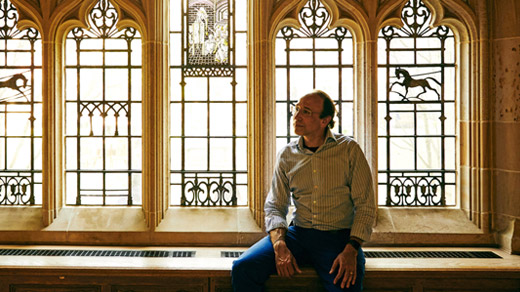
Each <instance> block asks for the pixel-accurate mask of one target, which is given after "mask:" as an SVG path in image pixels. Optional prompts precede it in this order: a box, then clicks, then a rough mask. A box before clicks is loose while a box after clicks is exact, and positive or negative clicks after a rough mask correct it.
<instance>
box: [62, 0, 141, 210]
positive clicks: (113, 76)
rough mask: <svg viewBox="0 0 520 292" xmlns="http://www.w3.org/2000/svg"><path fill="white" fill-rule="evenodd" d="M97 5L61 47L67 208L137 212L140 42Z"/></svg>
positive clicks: (107, 7) (106, 5)
mask: <svg viewBox="0 0 520 292" xmlns="http://www.w3.org/2000/svg"><path fill="white" fill-rule="evenodd" d="M118 17H119V16H118V13H117V11H116V9H115V8H114V6H113V5H112V4H111V3H110V2H109V1H107V0H100V1H99V2H98V3H97V4H96V5H95V7H94V8H93V9H92V11H91V12H90V14H89V17H88V21H89V23H90V27H91V29H89V30H86V29H83V28H80V27H78V28H74V29H72V30H71V31H70V33H69V34H68V36H67V40H66V54H65V55H66V56H65V57H66V67H65V68H66V76H65V77H66V90H65V133H66V138H65V149H66V164H65V168H66V171H65V173H66V203H67V204H69V205H102V206H105V205H139V204H141V111H142V110H141V40H140V35H139V32H138V31H137V30H136V29H134V28H131V27H128V28H125V29H122V30H120V31H119V30H117V29H116V23H117V21H118Z"/></svg>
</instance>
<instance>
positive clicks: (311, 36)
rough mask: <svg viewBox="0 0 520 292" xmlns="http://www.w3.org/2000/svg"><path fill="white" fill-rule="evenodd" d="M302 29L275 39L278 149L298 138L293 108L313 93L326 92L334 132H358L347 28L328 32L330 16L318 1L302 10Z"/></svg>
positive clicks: (284, 30) (281, 33)
mask: <svg viewBox="0 0 520 292" xmlns="http://www.w3.org/2000/svg"><path fill="white" fill-rule="evenodd" d="M298 18H299V21H300V24H301V28H299V29H295V28H293V27H290V26H286V27H283V28H282V29H281V30H280V31H279V32H278V35H277V36H276V58H275V59H276V138H277V139H276V146H277V149H280V148H281V147H283V146H284V145H286V144H287V143H288V142H289V141H290V140H291V139H292V138H294V137H295V134H294V129H293V127H292V122H291V118H292V116H291V112H290V108H291V105H294V104H296V103H297V102H298V100H299V99H300V98H301V97H303V96H304V95H305V94H307V93H309V92H310V91H311V90H313V89H320V90H323V91H325V92H327V93H328V94H329V95H330V97H331V98H332V99H333V100H334V101H335V104H336V109H337V110H338V116H337V118H336V120H337V123H336V124H335V128H334V129H333V131H335V132H341V133H343V134H346V135H350V136H352V135H353V132H354V88H353V84H354V81H353V80H354V79H353V78H354V77H353V40H352V35H351V33H350V32H349V31H348V30H347V29H346V28H344V27H336V28H333V29H329V28H328V27H329V25H330V22H331V15H330V13H329V12H328V11H327V9H326V7H325V6H324V5H323V3H322V2H321V1H319V0H310V1H308V2H307V3H306V4H305V6H303V8H302V9H301V10H300V12H299V14H298Z"/></svg>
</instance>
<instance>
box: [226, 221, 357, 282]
mask: <svg viewBox="0 0 520 292" xmlns="http://www.w3.org/2000/svg"><path fill="white" fill-rule="evenodd" d="M349 236H350V234H349V230H342V231H335V232H330V231H320V230H316V229H307V228H301V227H296V226H291V227H289V230H288V231H287V235H286V238H285V242H286V243H287V247H288V248H289V250H290V251H291V252H292V254H293V255H294V257H295V258H296V262H297V263H298V265H299V266H300V267H301V266H302V265H304V264H310V265H312V266H313V267H314V268H315V269H316V272H317V273H318V275H319V276H320V278H321V280H322V282H323V285H324V287H325V289H327V291H362V290H363V278H364V275H365V256H364V254H363V251H362V250H361V249H359V252H358V257H357V278H356V283H355V284H354V285H353V286H350V288H349V289H346V288H345V289H341V287H340V283H341V281H338V283H337V285H334V284H333V281H334V278H335V277H336V273H333V274H329V271H330V268H331V267H332V263H333V262H334V260H335V259H336V257H337V255H338V254H339V253H341V252H342V251H343V249H344V248H345V246H346V244H347V242H348V240H349ZM336 271H337V269H336ZM272 274H276V265H275V261H274V250H273V245H272V244H271V240H270V238H269V236H266V237H264V238H263V239H261V240H260V241H258V242H257V243H255V244H254V245H253V246H252V247H251V248H249V249H248V250H247V251H246V252H244V253H243V254H242V255H241V256H240V257H239V258H238V259H237V260H236V261H234V262H233V268H232V270H231V277H232V281H233V290H234V291H239V292H246V291H247V292H250V291H251V292H252V291H263V289H264V283H265V281H267V279H268V278H269V276H270V275H272Z"/></svg>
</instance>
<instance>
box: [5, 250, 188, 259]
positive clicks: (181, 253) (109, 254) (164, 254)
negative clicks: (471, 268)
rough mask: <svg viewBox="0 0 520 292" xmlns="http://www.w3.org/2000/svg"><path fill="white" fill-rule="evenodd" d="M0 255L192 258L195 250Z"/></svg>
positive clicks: (9, 252) (13, 252)
mask: <svg viewBox="0 0 520 292" xmlns="http://www.w3.org/2000/svg"><path fill="white" fill-rule="evenodd" d="M0 256H60V257H146V258H180V257H182V258H192V257H195V252H194V251H162V250H67V249H0Z"/></svg>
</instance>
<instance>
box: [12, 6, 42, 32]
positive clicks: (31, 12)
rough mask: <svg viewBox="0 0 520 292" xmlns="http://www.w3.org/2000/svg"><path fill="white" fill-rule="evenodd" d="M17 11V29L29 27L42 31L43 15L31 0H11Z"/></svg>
mask: <svg viewBox="0 0 520 292" xmlns="http://www.w3.org/2000/svg"><path fill="white" fill-rule="evenodd" d="M11 3H12V4H13V5H14V6H15V7H16V10H17V11H18V29H20V30H24V29H27V28H30V27H34V28H36V29H37V30H38V31H39V32H40V33H42V31H43V16H42V13H41V9H40V7H39V6H38V5H36V4H35V3H34V2H33V1H28V0H11Z"/></svg>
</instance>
